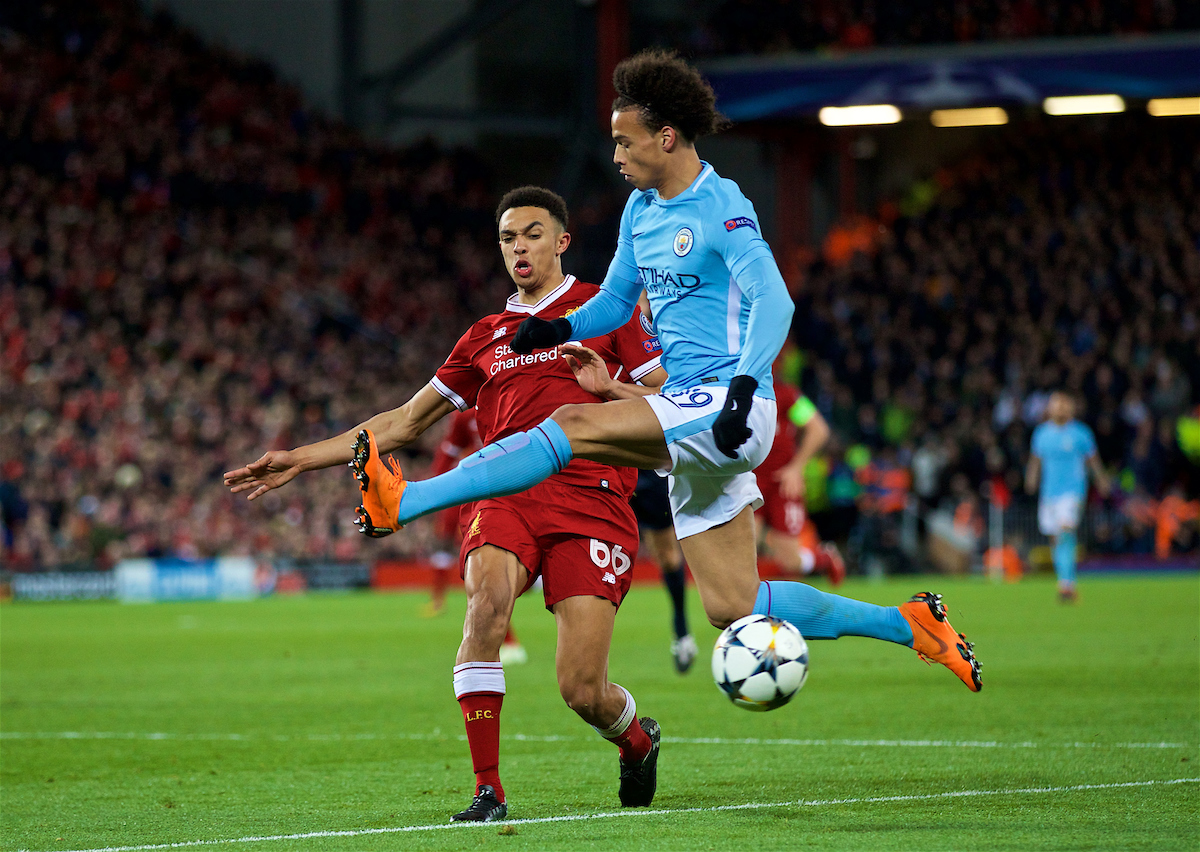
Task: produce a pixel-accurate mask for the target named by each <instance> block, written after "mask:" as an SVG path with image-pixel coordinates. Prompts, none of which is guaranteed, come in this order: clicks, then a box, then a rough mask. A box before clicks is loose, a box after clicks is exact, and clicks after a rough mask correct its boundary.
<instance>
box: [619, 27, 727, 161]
mask: <svg viewBox="0 0 1200 852" xmlns="http://www.w3.org/2000/svg"><path fill="white" fill-rule="evenodd" d="M613 88H614V89H616V90H617V97H616V100H614V101H613V105H612V108H613V112H624V111H625V110H628V109H636V110H638V112H639V117H640V118H641V121H642V125H643V126H644V127H645V128H646V129H647V130H649V131H650V132H651V133H653V132H655V131H656V130H658V129H659V128H661V127H665V126H670V127H674V128H675V129H676V130H677V131H679V134H680V135H681V136H683V138H684V139H685V140H687V141H688V142H695V141H696V140H697V139H698V138H700V137H701V136H707V135H709V134H712V133H716V132H718V131H720V130H724V129H725V128H726V127H728V126H729V123H730V122H729V119H727V118H726V117H725V116H723V115H721V113H719V112H718V111H717V107H716V101H717V98H716V95H715V94H714V93H713V88H712V86H710V85H709V83H708V81H707V80H705V79H704V78H703V77H702V76H700V72H699V71H698V70H696V68H695V67H693V66H692V65H689V64H688V63H687V61H685V60H684V59H683V58H681V57H680V56H679V54H677V53H676V52H675V51H673V50H661V49H658V48H653V49H650V50H643V51H642V52H641V53H638V54H635V55H634V56H631V57H629V58H628V59H625V60H623V61H621V62H620V63H618V64H617V67H616V68H615V69H614V70H613Z"/></svg>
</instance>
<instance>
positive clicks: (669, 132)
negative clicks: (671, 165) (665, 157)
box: [659, 124, 679, 154]
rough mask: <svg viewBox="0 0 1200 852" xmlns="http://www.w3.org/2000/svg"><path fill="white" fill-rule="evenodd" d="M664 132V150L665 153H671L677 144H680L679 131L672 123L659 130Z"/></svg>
mask: <svg viewBox="0 0 1200 852" xmlns="http://www.w3.org/2000/svg"><path fill="white" fill-rule="evenodd" d="M659 133H661V134H662V143H661V144H662V150H663V153H664V154H670V153H671V152H672V151H674V150H675V146H676V145H678V144H679V131H677V130H676V129H675V128H674V127H672V126H671V125H669V124H668V125H666V126H665V127H663V129H662V130H660V131H659Z"/></svg>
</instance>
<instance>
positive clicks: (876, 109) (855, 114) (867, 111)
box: [817, 104, 900, 127]
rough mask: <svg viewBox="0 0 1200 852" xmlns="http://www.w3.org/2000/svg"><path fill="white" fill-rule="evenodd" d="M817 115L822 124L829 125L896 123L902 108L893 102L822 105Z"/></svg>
mask: <svg viewBox="0 0 1200 852" xmlns="http://www.w3.org/2000/svg"><path fill="white" fill-rule="evenodd" d="M817 117H818V118H820V119H821V123H822V124H824V125H827V126H829V127H848V126H850V125H853V124H895V123H896V122H897V121H899V120H900V110H898V109H897V108H896V107H894V106H892V105H891V104H865V105H863V106H848V107H821V111H820V112H819V113H818V114H817Z"/></svg>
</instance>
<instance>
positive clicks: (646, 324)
mask: <svg viewBox="0 0 1200 852" xmlns="http://www.w3.org/2000/svg"><path fill="white" fill-rule="evenodd" d="M641 319H642V331H644V332H646V334H649V335H651V336H653V335H654V323H652V322H650V317H648V316H646V315H645V314H642V315H641Z"/></svg>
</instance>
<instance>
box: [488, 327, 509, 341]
mask: <svg viewBox="0 0 1200 852" xmlns="http://www.w3.org/2000/svg"><path fill="white" fill-rule="evenodd" d="M506 334H508V326H506V325H502V326H500V327H499V328H498V329H496V330H495V331H494V332H492V340H499V339H500V338H501V337H503V336H504V335H506Z"/></svg>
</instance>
